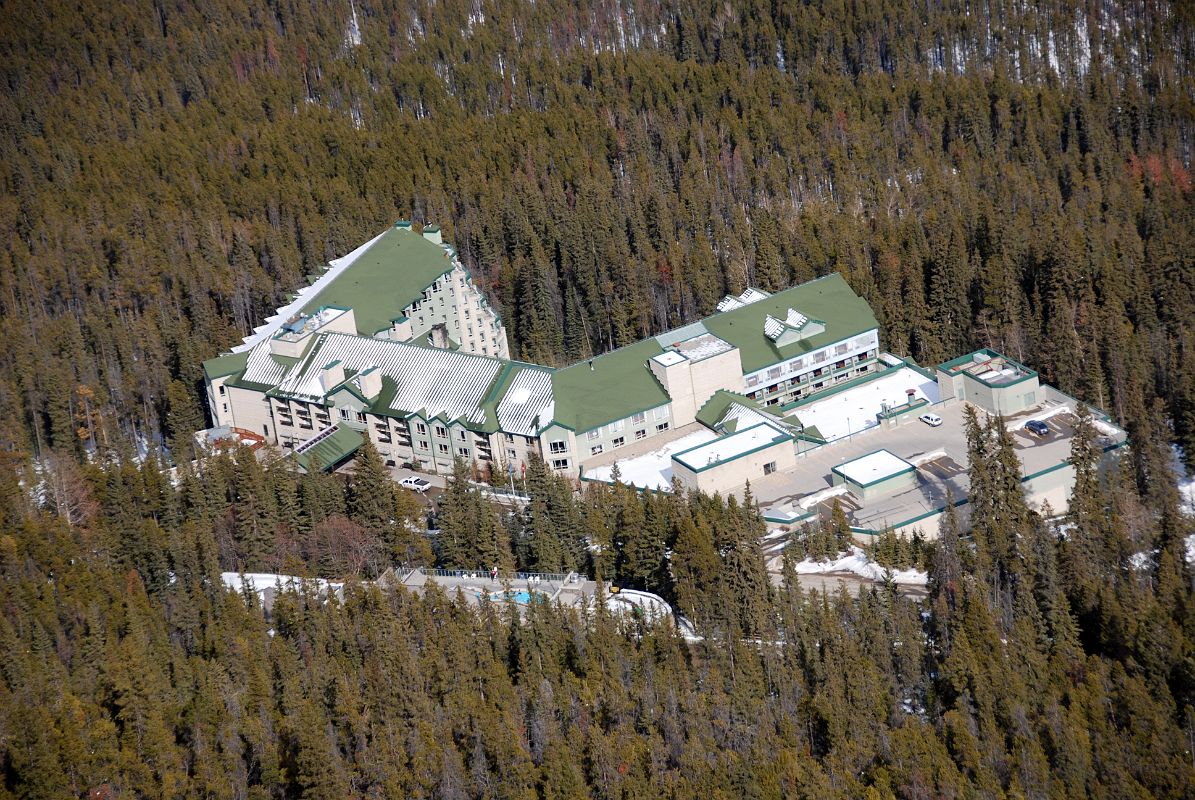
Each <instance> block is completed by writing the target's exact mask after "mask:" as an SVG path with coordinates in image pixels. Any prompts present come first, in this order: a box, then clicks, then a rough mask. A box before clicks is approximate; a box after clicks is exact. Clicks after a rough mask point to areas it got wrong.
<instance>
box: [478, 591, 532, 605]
mask: <svg viewBox="0 0 1195 800" xmlns="http://www.w3.org/2000/svg"><path fill="white" fill-rule="evenodd" d="M535 594H536V596H537V597H536V599H542V598H543V595H542V594H541V593H540V592H536V593H535ZM477 597H478V598H479V599H480V597H481V592H478V593H477ZM504 599H505V600H514V601H515V602H516V603H518V604H519V605H521V606H525V605H527V604H528V603H530V602H531V599H532V594H531V592H528V591H527V590H525V589H519V590H517V591H513V592H507V593H505V594H503V593H502V592H491V593H490V601H491V602H494V603H500V602H502V601H503V600H504Z"/></svg>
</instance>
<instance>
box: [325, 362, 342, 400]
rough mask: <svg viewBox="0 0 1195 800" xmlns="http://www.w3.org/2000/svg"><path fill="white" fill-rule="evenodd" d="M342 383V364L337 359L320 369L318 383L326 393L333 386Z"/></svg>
mask: <svg viewBox="0 0 1195 800" xmlns="http://www.w3.org/2000/svg"><path fill="white" fill-rule="evenodd" d="M342 383H344V365H343V364H341V363H340V359H337V360H335V361H333V362H331V363H329V364H327V365H326V366H324V368H323V369H321V370H320V373H319V385H320V387H321V388H322V389H323V390H324V394H327V393H328V392H329V391H331V390H332V388H333V387H334V386H339V385H340V384H342Z"/></svg>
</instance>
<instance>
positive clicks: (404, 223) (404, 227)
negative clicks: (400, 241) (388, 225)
mask: <svg viewBox="0 0 1195 800" xmlns="http://www.w3.org/2000/svg"><path fill="white" fill-rule="evenodd" d="M394 227H396V228H398V229H399V230H400V231H409V230H410V229H411V221H410V220H409V219H400V220H398V221H397V222H395V223H394Z"/></svg>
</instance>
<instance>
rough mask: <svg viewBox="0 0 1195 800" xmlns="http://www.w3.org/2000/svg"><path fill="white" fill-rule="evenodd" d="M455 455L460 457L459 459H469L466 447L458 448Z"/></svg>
mask: <svg viewBox="0 0 1195 800" xmlns="http://www.w3.org/2000/svg"><path fill="white" fill-rule="evenodd" d="M456 454H457V455H458V456H460V457H461V458H468V457H469V448H467V447H458V448H457V449H456Z"/></svg>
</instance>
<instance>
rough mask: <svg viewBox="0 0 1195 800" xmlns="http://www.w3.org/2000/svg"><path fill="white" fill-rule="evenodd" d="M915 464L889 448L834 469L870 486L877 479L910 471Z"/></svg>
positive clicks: (856, 481)
mask: <svg viewBox="0 0 1195 800" xmlns="http://www.w3.org/2000/svg"><path fill="white" fill-rule="evenodd" d="M913 468H914V467H913V465H912V464H910V463H909V462H908V461H905V460H904V459H903V458H898V457H897V456H894V455H892V454H891V453H889V452H888V451H887V450H877V451H875V452H874V453H869V454H868V455H865V456H863V457H861V458H856V459H855V460H854V461H847V462H846V463H845V464H839V465H838V466H837V467H834V471H835V472H837V473H838V474H839V475H841V476H842V477H844V478H846V479H847V480H848V481H850V482H851V483H857V484H858V485H860V486H868V485H870V484H873V483H875V482H876V481H882V480H884V479H885V478H891V477H893V476H895V475H900V474H902V473H905V472H908V471H909V470H911V469H913Z"/></svg>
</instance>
